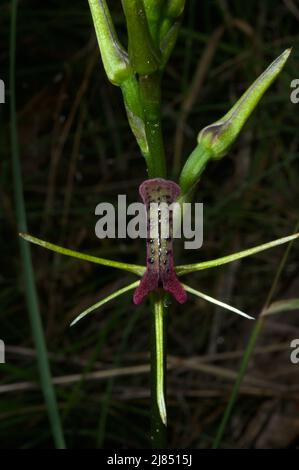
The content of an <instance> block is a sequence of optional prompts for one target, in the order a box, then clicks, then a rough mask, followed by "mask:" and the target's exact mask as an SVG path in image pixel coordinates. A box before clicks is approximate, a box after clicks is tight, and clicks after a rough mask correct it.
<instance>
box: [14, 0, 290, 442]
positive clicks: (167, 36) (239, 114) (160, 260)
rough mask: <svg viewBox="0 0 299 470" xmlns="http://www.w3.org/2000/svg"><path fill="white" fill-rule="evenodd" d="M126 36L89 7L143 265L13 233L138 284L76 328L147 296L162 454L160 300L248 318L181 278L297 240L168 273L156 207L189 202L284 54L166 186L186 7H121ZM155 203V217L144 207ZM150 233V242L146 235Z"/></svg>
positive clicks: (204, 136) (155, 424)
mask: <svg viewBox="0 0 299 470" xmlns="http://www.w3.org/2000/svg"><path fill="white" fill-rule="evenodd" d="M122 5H123V11H124V15H125V18H126V24H127V33H128V50H126V49H125V48H124V47H123V46H122V45H121V44H120V42H119V39H118V37H117V33H116V30H115V27H114V24H113V19H112V17H111V14H110V11H109V8H108V4H107V2H106V0H89V6H90V10H91V14H92V20H93V24H94V27H95V32H96V36H97V40H98V44H99V49H100V53H101V58H102V62H103V66H104V68H105V71H106V75H107V78H108V79H109V80H110V81H111V83H112V84H114V85H116V86H118V87H120V89H121V92H122V95H123V99H124V105H125V109H126V112H127V117H128V123H129V125H130V127H131V130H132V132H133V135H134V136H135V138H136V141H137V143H138V145H139V147H140V151H141V154H142V155H143V157H144V159H145V166H146V170H147V174H148V178H149V179H147V180H145V181H144V182H143V183H142V184H141V186H140V188H139V192H140V195H141V198H142V200H143V202H144V205H145V208H146V211H147V223H148V234H147V245H146V266H138V265H132V264H128V263H120V262H118V261H114V260H108V259H103V258H98V257H95V256H91V255H87V254H84V253H80V252H77V251H73V250H70V249H67V248H64V247H61V246H58V245H55V244H52V243H49V242H47V241H43V240H40V239H38V238H36V237H33V236H31V235H28V234H20V235H21V236H22V237H23V238H24V239H25V240H27V241H28V242H31V243H34V244H36V245H40V246H41V247H43V248H46V249H49V250H51V251H54V252H58V253H61V254H63V255H66V256H71V257H74V258H77V259H82V260H86V261H89V262H91V263H97V264H101V265H102V266H110V267H113V268H116V269H120V270H125V271H127V272H129V273H131V274H133V275H135V276H137V277H139V278H141V280H139V279H138V280H136V279H135V281H134V282H132V283H130V284H129V285H127V286H124V287H122V288H121V289H119V290H117V291H115V292H114V293H113V294H111V295H109V296H108V297H105V298H102V299H100V300H99V301H98V302H97V303H95V304H94V305H92V306H90V307H89V308H88V309H86V310H85V311H84V312H82V313H81V314H80V315H79V316H78V317H77V318H75V319H74V320H73V322H72V325H75V324H77V323H78V322H79V320H81V319H82V318H85V317H86V316H88V315H89V314H91V313H92V312H95V311H96V310H98V309H99V308H100V307H101V306H102V305H104V304H105V303H107V302H110V301H112V300H114V299H116V298H118V297H120V296H122V295H125V294H127V293H128V292H132V291H133V290H135V292H134V295H133V300H134V303H135V304H136V305H138V304H139V303H141V302H142V301H144V300H145V299H146V298H147V297H149V299H150V304H151V310H152V314H151V324H152V334H153V341H152V351H151V363H152V431H151V440H152V445H153V447H155V448H158V447H165V445H166V441H165V430H166V425H167V403H166V397H165V382H166V328H165V316H166V312H165V307H164V305H165V299H166V296H167V295H169V294H170V295H172V296H173V297H174V298H175V299H176V300H177V301H178V302H179V303H184V302H186V301H187V293H188V294H190V295H194V296H197V297H200V298H202V299H204V300H206V301H207V302H211V303H214V304H216V305H218V306H221V307H223V309H226V310H227V311H230V312H233V313H235V314H238V315H240V316H242V317H244V318H246V319H253V318H252V317H251V316H249V315H248V314H247V313H245V312H243V311H241V310H239V309H238V308H236V307H232V306H230V305H227V304H226V303H224V302H222V301H221V300H218V299H214V298H213V297H211V296H210V295H209V294H208V293H205V292H202V291H200V290H198V289H195V288H193V287H190V286H189V285H188V284H181V282H180V280H179V279H180V277H182V276H184V275H186V274H191V273H193V272H196V271H199V270H203V269H210V268H213V267H217V266H220V265H222V264H226V263H230V262H233V261H235V260H237V259H241V258H244V257H247V256H251V255H254V254H255V253H258V252H261V251H264V250H268V249H269V248H273V247H275V246H278V245H281V244H283V243H288V242H290V241H291V240H294V239H296V238H298V236H299V234H298V233H297V234H294V235H291V236H287V237H283V238H280V239H278V240H274V241H270V242H268V243H265V244H261V245H259V246H256V247H253V248H249V249H246V250H244V251H241V252H238V253H234V254H230V255H227V256H225V257H221V258H218V259H215V260H211V261H204V262H200V263H193V264H189V265H180V266H177V267H176V266H174V262H173V244H172V229H173V227H172V221H171V220H170V221H169V222H168V229H169V234H168V236H167V237H163V236H161V233H162V230H163V221H162V220H161V204H162V203H163V202H166V203H168V204H171V203H172V202H174V201H175V200H178V201H179V202H182V201H184V200H186V199H190V198H191V195H192V193H193V190H194V188H195V186H196V185H197V183H198V182H199V181H200V178H201V175H202V173H203V171H204V169H205V167H206V165H207V164H208V162H209V161H210V160H216V159H220V158H222V157H223V156H224V155H225V154H226V153H227V152H228V150H229V149H230V147H231V146H232V145H233V143H234V142H235V140H236V138H237V137H238V135H239V133H240V131H241V129H242V127H243V126H244V124H245V122H246V121H247V119H248V118H249V116H250V115H251V113H252V112H253V110H254V109H255V107H256V105H257V104H258V102H259V101H260V99H261V98H262V96H263V94H264V93H265V91H266V90H267V89H268V87H269V86H270V85H271V83H272V82H273V81H274V80H275V79H276V78H277V76H278V75H279V73H280V72H281V70H282V68H283V66H284V64H285V62H286V60H287V58H288V56H289V54H290V50H286V51H285V52H283V53H282V54H281V55H280V56H279V57H278V58H277V59H276V60H275V61H274V62H273V63H272V64H271V65H270V66H269V67H268V68H267V69H266V70H265V71H264V72H263V73H262V75H261V76H260V77H258V78H257V80H256V81H255V82H254V83H253V85H252V86H251V87H250V88H249V89H248V90H247V91H246V92H245V93H244V94H243V95H242V96H241V98H240V99H239V100H238V101H237V103H236V104H235V105H234V106H233V107H232V108H231V110H230V111H228V112H227V113H226V115H225V116H224V117H223V118H220V119H219V120H218V121H217V122H215V123H213V124H210V125H208V126H206V127H205V128H204V129H203V130H202V131H201V132H200V133H199V135H198V142H197V145H196V147H195V148H194V150H193V152H192V153H191V155H190V156H189V157H188V158H187V159H186V163H185V165H184V166H183V168H182V170H181V174H180V177H179V181H178V182H177V183H176V182H173V181H169V180H167V179H166V176H167V171H166V160H165V150H164V143H163V134H162V126H161V80H162V76H163V71H164V68H165V66H166V64H167V61H168V58H169V56H170V53H171V51H172V49H173V47H174V45H175V41H176V38H177V35H178V31H179V23H180V19H181V16H182V14H183V10H184V5H185V0H166V1H162V0H122ZM151 203H156V205H157V207H156V212H155V213H152V212H151V211H150V207H149V206H150V204H151ZM153 226H154V227H156V228H157V236H156V237H151V236H150V233H149V230H150V228H152V227H153Z"/></svg>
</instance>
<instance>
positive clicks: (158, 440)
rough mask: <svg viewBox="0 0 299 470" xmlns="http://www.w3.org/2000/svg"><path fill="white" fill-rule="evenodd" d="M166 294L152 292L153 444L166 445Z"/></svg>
mask: <svg viewBox="0 0 299 470" xmlns="http://www.w3.org/2000/svg"><path fill="white" fill-rule="evenodd" d="M164 298H165V295H164V294H161V295H160V296H159V294H152V296H151V303H152V313H151V315H152V318H151V330H152V331H151V338H152V344H151V445H152V447H153V448H154V449H161V448H165V447H166V424H167V411H166V403H165V394H166V311H165V308H164Z"/></svg>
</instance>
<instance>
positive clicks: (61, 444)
mask: <svg viewBox="0 0 299 470" xmlns="http://www.w3.org/2000/svg"><path fill="white" fill-rule="evenodd" d="M17 8H18V1H17V0H12V2H11V29H10V114H11V125H10V130H11V153H12V172H13V180H14V181H13V183H14V195H15V206H16V218H17V225H18V229H19V230H23V231H26V230H27V218H26V209H25V202H24V195H23V183H22V172H21V165H20V155H19V142H18V129H17V113H16V96H15V65H16V64H15V60H16V59H15V58H16V30H17ZM19 245H20V255H21V262H22V269H23V276H24V287H25V293H26V302H27V308H28V312H29V317H30V323H31V330H32V336H33V341H34V345H35V349H36V352H37V366H38V371H39V377H40V382H41V387H42V391H43V395H44V400H45V403H46V407H47V413H48V417H49V421H50V426H51V430H52V434H53V439H54V442H55V446H56V448H57V449H65V440H64V435H63V429H62V425H61V420H60V415H59V409H58V403H57V399H56V394H55V389H54V387H53V382H52V376H51V370H50V364H49V358H48V352H47V346H46V340H45V335H44V331H43V325H42V321H41V315H40V310H39V304H38V295H37V290H36V285H35V278H34V272H33V267H32V259H31V253H30V247H29V245H28V244H27V243H25V241H24V240H21V239H20V240H19Z"/></svg>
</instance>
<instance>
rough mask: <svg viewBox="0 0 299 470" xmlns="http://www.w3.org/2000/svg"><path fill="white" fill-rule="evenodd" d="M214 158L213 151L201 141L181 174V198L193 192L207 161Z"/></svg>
mask: <svg viewBox="0 0 299 470" xmlns="http://www.w3.org/2000/svg"><path fill="white" fill-rule="evenodd" d="M211 158H212V151H211V150H209V149H208V148H206V147H205V146H203V145H202V143H199V144H198V145H197V146H196V147H195V149H194V150H193V151H192V153H191V154H190V156H189V158H188V160H187V161H186V163H185V166H184V169H183V171H182V173H181V176H180V187H181V191H182V193H181V196H180V197H181V198H183V197H184V195H188V194H190V193H192V191H193V189H194V187H195V185H196V184H197V183H198V181H199V179H200V177H201V174H202V173H203V171H204V170H205V168H206V166H207V163H208V162H209V160H210V159H211Z"/></svg>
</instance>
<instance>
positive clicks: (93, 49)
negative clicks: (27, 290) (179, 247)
mask: <svg viewBox="0 0 299 470" xmlns="http://www.w3.org/2000/svg"><path fill="white" fill-rule="evenodd" d="M41 3H42V5H41ZM109 3H110V4H111V8H112V11H113V17H114V20H115V24H116V26H117V30H118V32H119V35H120V37H121V38H122V40H123V42H124V43H126V37H125V25H124V17H123V14H122V10H121V5H120V2H117V1H110V2H109ZM186 3H187V5H186V11H185V15H184V19H183V24H182V29H181V32H180V34H179V38H178V42H177V45H176V47H175V50H174V52H173V55H172V57H171V60H170V62H169V64H168V66H167V69H166V72H165V75H164V80H163V126H164V134H165V144H166V150H167V159H168V165H169V168H170V171H172V172H173V173H172V174H171V175H170V176H172V177H173V178H175V177H176V175H177V171H178V169H179V168H180V166H181V164H182V163H183V162H184V161H185V159H186V157H187V156H188V155H189V153H190V152H191V151H192V149H193V148H194V146H195V143H196V136H197V133H198V132H199V130H200V129H201V128H202V127H203V126H205V125H207V124H209V123H212V122H213V121H215V120H216V119H218V118H219V117H221V116H222V115H223V114H224V113H225V112H226V111H227V110H228V109H229V108H230V107H231V105H232V104H233V103H234V101H235V100H236V99H237V98H238V97H239V96H240V95H241V94H242V93H243V91H245V90H246V88H247V87H248V86H249V85H250V84H251V83H252V81H253V80H254V79H255V78H256V77H257V76H258V75H259V74H260V73H261V72H262V71H263V70H264V69H265V68H266V67H267V66H268V64H269V63H270V62H271V61H272V60H274V59H275V58H276V57H277V56H278V55H279V54H280V53H281V52H282V51H283V50H284V49H286V48H288V47H292V48H293V51H292V54H291V57H290V59H289V60H288V62H287V64H286V66H285V69H284V70H283V72H282V73H281V75H280V76H279V78H278V80H277V81H276V82H275V84H274V85H272V87H271V88H270V90H269V91H268V92H267V93H266V95H265V97H264V98H263V99H262V101H261V103H260V104H259V106H258V108H257V109H256V111H255V112H254V114H253V116H252V117H251V118H250V120H249V122H248V123H247V124H246V126H245V128H244V130H243V132H242V135H241V136H240V138H239V139H238V142H237V143H236V144H235V145H234V147H233V148H232V150H231V152H230V153H229V155H228V156H226V157H225V158H224V159H222V160H221V161H219V162H214V163H211V164H209V166H208V168H207V169H206V171H205V173H204V175H203V177H202V180H201V183H200V184H199V186H198V191H197V194H196V200H197V201H199V202H203V203H204V244H203V247H202V248H201V250H200V252H197V251H195V252H194V251H191V250H189V251H187V252H185V253H181V254H180V259H179V263H180V264H182V263H183V262H196V261H200V260H208V259H213V258H216V257H218V256H224V255H226V254H229V253H232V252H235V251H239V250H242V249H245V248H249V247H251V246H254V245H258V244H261V243H264V242H267V241H270V240H272V239H275V238H279V237H282V236H284V235H287V234H291V233H293V231H294V229H295V226H296V223H297V220H298V200H299V198H298V195H299V174H298V157H299V152H298V111H299V104H297V105H295V104H292V103H291V101H290V92H291V88H290V83H291V81H292V80H293V79H294V78H299V68H298V65H299V32H298V31H299V2H298V1H295V0H285V1H279V0H273V1H270V0H266V1H263V2H260V1H258V0H250V1H247V2H242V1H237V0H232V1H227V0H213V1H198V0H187V2H186ZM0 8H1V19H0V21H1V28H0V44H1V51H0V60H1V68H0V72H1V77H0V78H1V79H3V80H4V81H5V82H6V83H8V69H9V47H8V37H9V29H10V2H9V1H2V2H1V7H0ZM222 28H223V31H222ZM16 84H17V112H18V130H19V139H20V150H21V164H22V174H23V184H24V191H25V202H26V211H27V217H28V225H29V231H30V233H31V234H33V235H35V236H37V237H40V238H43V239H47V240H49V241H52V242H53V243H57V244H61V245H64V246H67V247H69V248H73V249H77V250H79V251H84V252H86V253H92V254H95V255H98V256H102V257H107V258H111V259H119V260H123V261H128V262H135V263H140V264H142V263H143V262H144V257H145V249H144V245H143V242H142V241H134V242H130V241H126V240H111V239H110V240H108V239H107V240H101V241H100V240H98V239H97V238H96V236H95V233H94V226H95V223H96V220H97V219H96V216H95V215H94V209H95V206H96V205H97V204H98V203H99V202H102V201H110V202H115V201H116V198H117V194H119V193H120V194H127V195H128V199H129V200H132V201H135V200H136V198H137V188H138V185H139V184H140V182H141V181H143V180H144V179H145V178H146V171H145V165H144V161H143V158H142V157H141V156H140V152H139V150H138V147H137V145H136V143H135V140H134V137H133V136H132V134H131V131H130V129H129V126H128V123H127V120H126V115H125V112H124V108H123V103H122V98H121V94H120V90H119V89H118V88H117V87H114V86H112V85H111V84H110V83H109V82H108V81H107V79H106V77H105V74H104V71H103V68H102V64H101V60H100V56H99V51H98V47H97V44H96V40H95V34H94V29H93V25H92V22H91V17H90V12H89V7H88V2H87V1H83V0H81V1H80V0H73V1H72V2H69V1H66V0H51V1H49V0H48V1H43V2H40V1H34V0H32V1H30V0H23V1H20V2H19V14H18V23H17V75H16ZM8 102H9V88H8V86H7V104H5V105H0V113H1V114H0V119H1V127H0V136H1V162H0V171H1V173H0V181H1V189H0V191H1V192H0V195H1V226H0V228H1V253H0V266H1V273H0V315H1V323H0V338H2V339H3V340H4V341H5V343H6V364H5V365H3V364H1V365H0V374H1V379H0V396H1V399H0V443H1V444H0V446H1V447H2V448H53V441H52V437H51V432H50V428H49V424H48V418H47V412H46V407H45V404H44V400H43V396H42V393H41V391H40V387H39V385H38V372H37V366H36V356H35V351H34V346H33V341H32V333H31V328H30V323H29V319H28V313H27V309H26V304H25V300H24V285H23V280H22V276H21V263H20V256H19V246H18V239H17V229H16V217H15V209H14V194H13V185H12V173H11V149H10V141H9V128H10V121H9V113H8ZM285 250H286V247H285V246H282V247H278V248H275V249H273V250H270V251H267V252H264V253H261V254H258V255H256V256H254V257H251V258H247V259H244V260H242V261H241V262H235V263H232V264H230V265H226V266H223V267H221V268H216V269H211V270H206V271H201V272H198V273H197V274H194V275H192V276H189V278H188V279H186V280H187V281H188V283H189V284H190V285H192V287H194V288H198V289H200V290H203V291H204V292H206V293H208V294H210V295H212V296H214V297H217V298H218V299H220V300H223V301H225V302H228V303H231V304H232V305H234V306H236V307H238V308H241V309H243V310H245V311H246V312H247V313H249V314H251V315H254V316H257V315H258V314H259V312H260V311H261V308H262V306H263V304H264V302H265V300H266V297H267V295H268V292H269V290H270V288H271V285H272V283H273V279H274V277H275V274H276V272H277V269H278V266H279V263H280V262H281V259H282V256H283V254H284V253H285ZM31 251H32V257H33V263H34V269H35V275H36V283H37V288H38V294H39V302H40V309H41V314H42V320H43V325H44V329H45V334H46V340H47V346H48V350H49V355H50V359H51V369H52V373H53V376H54V377H55V380H56V382H58V384H57V386H56V391H57V396H58V402H59V408H60V411H61V415H62V420H63V427H64V430H65V435H66V440H67V445H68V447H70V448H91V447H106V448H132V447H137V448H140V447H148V446H149V407H150V400H149V393H150V380H149V372H148V364H149V328H150V314H149V305H148V304H143V305H141V306H140V307H138V308H136V307H134V306H133V304H132V299H131V294H128V295H126V296H123V297H121V298H120V299H118V300H116V301H113V302H110V303H108V304H107V305H106V306H104V307H103V308H102V309H101V310H100V311H99V312H96V313H94V314H93V315H92V316H90V317H89V318H87V319H86V320H84V321H82V322H81V323H80V324H78V325H77V326H75V327H74V328H72V329H70V328H69V324H70V322H71V320H72V319H73V318H74V317H75V316H76V314H78V313H80V312H81V311H82V310H83V309H84V308H86V307H88V306H89V305H91V304H93V303H95V302H96V301H97V300H99V299H100V298H101V297H103V296H105V295H107V294H109V293H111V292H112V291H113V290H115V289H117V288H120V287H121V286H123V285H124V284H125V283H129V282H133V280H134V276H133V275H132V276H131V275H129V274H128V275H127V274H123V273H122V274H120V273H119V272H117V271H115V270H112V269H109V268H101V267H100V266H96V265H92V264H88V263H86V262H82V261H77V260H74V259H71V258H66V257H62V256H58V255H53V253H50V252H47V251H46V250H43V249H41V248H39V247H36V246H32V248H31ZM298 254H299V245H298V243H297V244H294V246H293V247H292V250H291V252H290V253H289V256H288V258H287V260H286V262H285V263H284V265H283V270H282V274H281V276H280V279H279V283H278V288H277V290H276V292H275V297H274V299H273V300H282V299H287V298H296V297H297V298H298V297H299V295H298V290H299V289H298V288H299V277H298V270H299V264H298ZM298 313H299V312H298V310H297V311H291V312H283V313H280V314H277V315H272V316H269V317H268V318H267V320H266V321H265V323H264V326H263V329H262V331H261V334H260V337H259V340H258V343H257V347H256V348H255V350H254V354H253V355H252V357H251V360H250V364H249V368H248V373H247V375H246V380H245V381H244V382H243V384H242V386H241V389H240V393H239V395H238V400H237V403H236V407H235V409H234V411H233V414H232V417H231V419H230V421H229V425H228V427H227V430H226V432H225V436H224V439H223V441H222V443H221V446H222V447H233V448H263V447H267V448H281V447H282V448H292V447H296V446H298V445H299V402H298V390H299V375H298V370H299V369H298V368H299V364H298V365H294V364H292V363H291V362H290V347H289V344H290V341H291V340H293V339H294V338H299V318H298ZM252 329H253V322H250V321H247V320H245V319H242V318H241V317H238V316H236V315H234V314H231V313H229V312H226V311H223V310H219V309H218V308H215V307H214V306H212V305H211V304H208V303H206V302H204V301H201V300H199V299H195V298H190V296H189V302H188V303H187V304H186V305H185V306H184V307H181V306H179V305H177V304H175V303H173V304H172V305H171V308H170V309H169V326H168V330H169V331H168V354H169V365H170V370H169V372H168V406H169V446H170V447H179V448H186V447H193V448H209V447H211V445H212V441H213V438H214V437H215V434H216V432H217V428H218V426H219V423H220V420H221V416H222V414H223V411H224V408H225V405H226V403H227V401H228V398H229V395H230V392H231V390H232V387H233V384H234V380H235V376H236V373H237V371H238V369H239V366H240V363H241V360H242V356H243V352H244V349H245V347H246V344H247V342H248V339H249V337H250V334H251V332H252ZM111 371H113V374H112V377H111ZM82 373H83V376H82ZM8 384H9V385H10V386H9V387H8V388H7V387H6V386H7V385H8ZM296 392H297V393H296Z"/></svg>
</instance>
